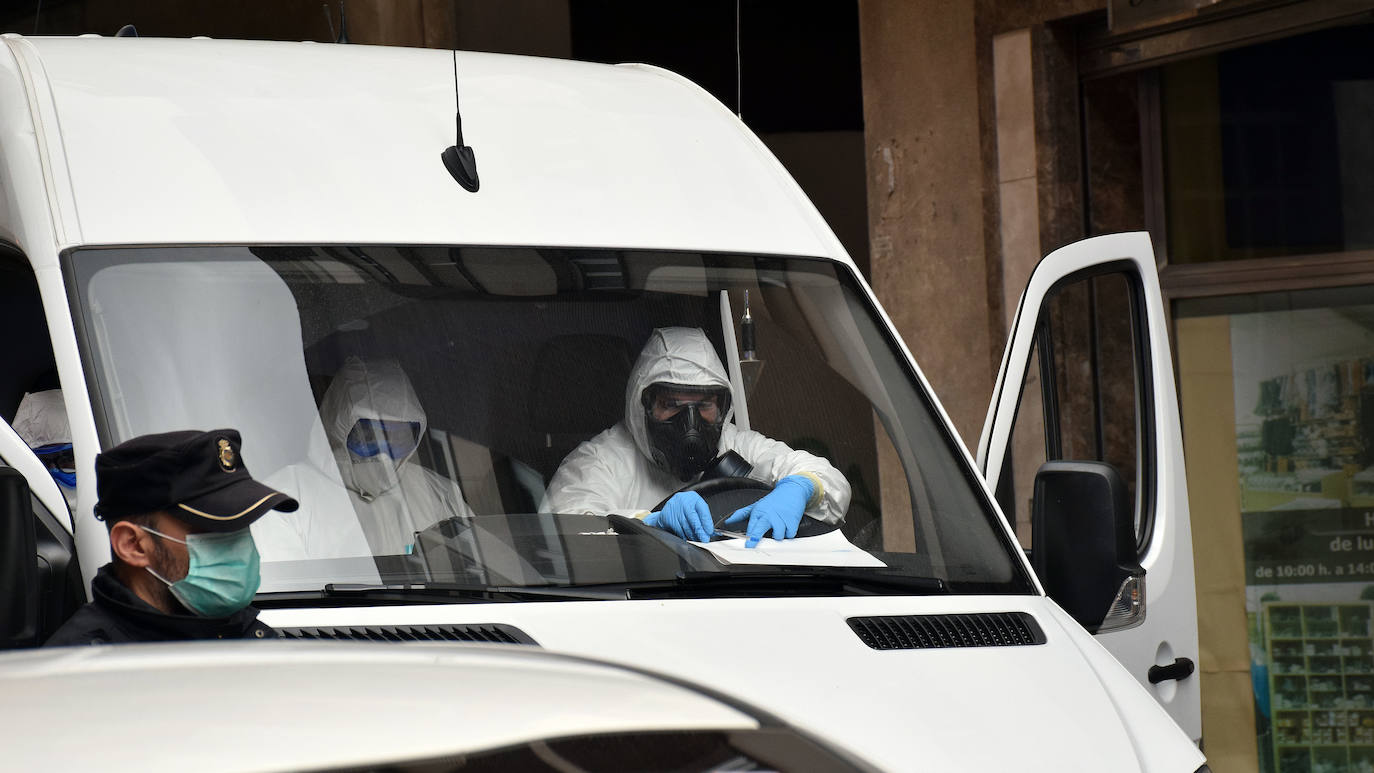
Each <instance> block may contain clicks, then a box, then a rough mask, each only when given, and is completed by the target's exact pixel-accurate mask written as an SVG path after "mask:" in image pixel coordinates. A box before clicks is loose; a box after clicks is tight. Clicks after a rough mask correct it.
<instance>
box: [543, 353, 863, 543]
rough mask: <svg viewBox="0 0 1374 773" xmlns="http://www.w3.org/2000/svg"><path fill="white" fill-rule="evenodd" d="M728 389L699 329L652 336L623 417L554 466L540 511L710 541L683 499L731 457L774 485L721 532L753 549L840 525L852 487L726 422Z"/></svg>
mask: <svg viewBox="0 0 1374 773" xmlns="http://www.w3.org/2000/svg"><path fill="white" fill-rule="evenodd" d="M731 397H732V396H731V391H730V382H729V380H728V379H726V377H725V367H724V366H723V365H722V364H721V362H720V358H719V357H717V356H716V351H715V348H714V347H713V346H712V345H711V341H710V339H709V338H707V337H706V334H705V333H704V332H703V331H702V330H700V329H699V328H683V327H669V328H660V329H658V330H655V331H654V332H653V334H652V335H651V336H650V337H649V342H648V343H647V344H645V346H644V349H643V350H642V351H641V352H640V355H639V359H638V360H637V361H636V362H635V365H634V367H633V368H632V369H631V371H630V378H629V382H628V384H627V385H626V387H625V418H624V419H623V420H622V421H620V422H618V423H616V425H615V426H613V427H611V428H610V429H608V430H605V431H604V432H602V433H600V434H598V435H597V436H596V437H594V438H592V439H591V440H588V441H586V442H584V443H582V444H581V445H579V446H578V447H577V448H574V449H573V450H572V452H571V453H569V454H568V456H567V457H566V458H565V459H564V460H563V462H562V464H560V465H559V467H558V470H557V472H555V473H554V476H553V479H552V480H551V481H550V482H549V487H548V492H547V494H546V496H545V499H544V502H543V505H542V507H541V508H540V509H541V510H542V511H544V512H551V513H591V514H595V515H605V514H608V513H620V514H625V515H634V516H635V517H637V518H642V519H643V520H644V521H645V522H646V523H648V524H650V525H653V526H657V527H659V528H662V529H666V530H668V531H671V532H673V533H674V534H677V535H678V536H679V537H683V538H684V539H691V540H697V541H703V542H704V541H709V540H710V538H711V535H712V532H713V531H714V525H713V524H712V520H711V513H710V509H709V508H708V507H707V506H706V502H705V501H704V500H703V499H702V498H701V496H700V495H698V494H696V493H694V492H680V493H678V494H675V495H674V496H673V497H672V498H671V499H669V500H668V501H667V502H666V503H664V506H663V508H662V510H659V511H656V512H649V508H651V507H654V506H655V505H657V504H658V502H660V501H661V500H663V498H664V497H667V496H668V495H669V494H672V493H673V492H674V491H677V490H678V489H680V488H682V487H683V486H684V485H686V484H688V483H692V482H694V481H696V480H698V479H699V478H700V476H701V473H702V471H703V470H705V469H706V467H707V466H709V465H710V464H711V462H712V461H714V460H715V459H716V457H717V456H719V455H720V454H723V453H725V452H726V451H734V452H736V453H738V454H739V455H740V456H742V457H743V458H744V460H745V461H747V462H749V463H750V464H751V465H753V470H752V471H751V472H750V473H749V475H750V477H753V478H756V479H758V480H761V481H763V482H765V483H769V484H772V485H773V490H772V491H771V492H769V493H768V494H767V495H765V496H764V497H763V499H760V500H759V501H758V502H756V503H755V504H753V505H749V506H748V507H744V508H741V509H739V510H737V511H736V512H735V513H734V514H733V515H731V516H730V517H729V518H728V519H726V520H725V521H724V525H729V526H736V527H738V526H743V525H745V524H747V527H746V528H745V533H746V535H747V537H748V539H747V541H746V546H748V547H753V546H755V545H757V544H758V542H759V540H760V539H761V538H762V537H763V536H765V535H769V534H771V536H772V537H773V538H774V539H786V538H791V537H795V536H796V534H797V526H798V525H799V524H800V523H801V519H802V516H803V515H804V514H805V515H809V516H811V517H813V518H816V519H818V520H821V521H825V522H827V523H838V522H839V521H840V520H841V519H842V518H843V517H844V514H845V510H846V508H848V507H849V496H850V489H849V482H848V481H847V480H845V478H844V476H843V475H841V474H840V472H839V470H836V469H835V468H834V467H833V466H831V464H830V463H829V462H827V461H826V460H825V459H822V458H820V457H818V456H815V455H813V454H809V453H806V452H805V451H795V450H793V449H791V448H789V447H788V446H787V445H786V444H784V443H780V442H778V441H776V440H772V439H770V438H767V437H765V436H763V435H761V434H759V433H758V432H754V431H752V430H745V429H740V428H739V427H737V426H736V425H735V424H734V423H732V422H730V421H728V420H729V419H730V417H731V415H732V411H731V402H732V401H731Z"/></svg>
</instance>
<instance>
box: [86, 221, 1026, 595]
mask: <svg viewBox="0 0 1374 773" xmlns="http://www.w3.org/2000/svg"><path fill="white" fill-rule="evenodd" d="M66 266H67V268H68V270H69V272H70V275H71V277H72V279H73V285H74V289H75V293H74V295H73V297H74V312H75V316H76V319H77V320H78V329H79V339H80V343H81V346H82V350H83V357H84V358H85V360H86V364H87V368H88V372H89V373H91V374H92V376H93V378H91V379H90V383H91V384H92V386H93V387H94V391H93V394H92V401H93V404H94V409H95V415H96V421H97V425H98V428H99V430H100V432H101V436H102V442H103V443H104V445H105V447H107V448H108V447H109V446H110V445H112V444H114V443H118V442H120V441H122V440H125V439H128V438H130V437H133V436H135V435H140V434H144V433H150V432H164V431H170V430H175V429H187V428H198V429H212V428H221V427H232V428H235V429H238V430H239V431H240V432H241V434H242V437H243V445H242V458H243V462H244V464H245V465H246V466H247V467H248V469H249V470H250V472H251V473H252V474H253V476H254V477H255V478H257V479H259V480H262V481H264V482H265V483H267V484H268V485H270V486H273V487H275V488H277V489H279V490H281V491H284V492H286V493H288V494H290V495H292V496H293V497H295V498H296V499H297V500H299V502H300V509H299V510H298V511H296V512H294V513H278V512H272V513H269V514H268V515H266V516H264V517H263V518H261V519H260V520H259V521H258V522H257V523H255V524H254V525H253V532H254V537H255V539H256V541H257V544H258V549H259V552H260V553H261V555H262V562H263V563H262V574H263V586H262V592H263V593H272V592H279V591H292V592H300V591H322V592H345V591H347V590H349V589H352V590H356V591H358V592H368V591H378V592H380V591H384V590H387V589H414V588H424V589H428V590H429V591H430V592H433V593H441V592H444V591H451V592H453V593H472V594H479V595H480V594H481V593H483V592H486V593H487V597H494V595H495V594H496V593H498V592H500V593H508V594H512V595H511V596H510V597H511V598H516V599H519V598H538V597H539V595H538V593H539V592H543V593H546V594H550V595H552V594H551V591H552V590H558V589H563V590H571V589H585V590H587V591H588V592H586V593H585V594H584V595H582V596H576V595H572V596H571V597H586V598H597V597H609V596H610V595H613V594H611V593H610V592H609V591H608V589H610V591H615V592H619V597H620V598H625V596H626V592H628V590H629V589H631V588H641V589H642V588H648V587H654V586H655V584H657V585H659V586H662V587H665V588H667V587H673V586H675V585H678V586H681V585H690V586H691V587H692V588H694V590H693V591H692V595H698V596H710V595H714V594H731V593H735V592H736V591H738V588H737V587H732V584H731V583H730V582H725V581H722V580H728V579H730V578H732V577H740V578H744V579H745V580H747V581H748V582H750V583H752V585H751V586H750V587H752V588H753V589H754V590H753V591H752V592H754V593H759V594H765V595H792V594H807V593H830V592H834V588H833V587H832V586H833V583H832V585H831V586H827V585H824V584H817V583H808V578H809V579H811V580H814V579H815V578H816V577H817V576H818V575H825V576H826V577H829V578H831V579H833V578H834V577H835V576H840V575H841V572H837V571H835V569H836V568H837V567H838V568H840V569H841V570H842V576H843V577H845V578H848V580H853V579H854V578H859V579H860V580H862V579H863V578H865V577H870V578H877V579H878V580H880V582H876V583H875V584H873V587H892V588H906V589H908V590H909V589H912V588H925V589H928V590H931V591H932V592H934V591H937V590H938V591H941V592H955V591H957V592H975V593H1018V592H1030V589H1031V586H1030V584H1029V581H1028V578H1027V577H1026V576H1025V574H1024V572H1023V571H1022V569H1021V565H1020V563H1019V562H1018V560H1017V559H1016V558H1015V556H1014V554H1013V552H1012V551H1013V550H1014V547H1013V546H1012V544H1011V541H1010V540H1009V539H1008V538H1007V537H1006V532H1005V529H1004V528H1003V526H1002V525H1001V524H1000V523H998V522H997V518H998V516H997V515H996V512H995V510H993V509H992V507H991V506H990V504H989V503H988V502H987V500H986V497H985V496H984V494H983V493H982V489H981V487H980V486H979V485H978V483H977V482H976V478H974V473H973V471H972V470H971V469H970V466H969V465H968V463H967V461H966V457H964V455H963V452H962V450H961V449H960V448H959V446H958V445H957V443H956V441H955V440H954V439H953V437H952V436H951V435H950V433H949V431H948V429H947V428H946V425H945V424H944V423H943V422H942V421H941V419H940V418H938V415H937V413H936V411H935V409H934V406H933V405H932V403H931V402H930V400H929V398H928V397H927V396H926V394H925V392H924V389H923V387H922V386H921V385H920V383H919V382H918V380H917V378H916V376H915V373H914V372H913V371H912V370H911V369H910V367H909V366H908V365H907V363H906V360H905V357H904V356H903V355H902V354H901V350H900V348H899V347H898V346H897V344H896V342H895V341H894V340H893V339H892V338H891V336H890V335H889V334H888V333H887V332H886V329H885V327H884V325H883V324H882V323H881V322H880V321H879V318H878V316H877V313H876V309H875V307H874V306H873V304H872V302H871V301H870V298H869V295H868V293H867V292H866V291H864V290H863V289H862V287H861V285H860V284H859V283H858V282H857V281H856V280H855V279H854V276H853V274H852V272H851V270H850V269H849V268H848V267H846V266H844V265H842V264H840V263H837V262H835V261H831V260H823V259H816V258H791V257H778V256H763V255H737V254H718V253H691V252H655V251H645V250H621V249H552V248H542V247H541V248H533V247H531V248H518V247H499V248H498V247H471V246H467V247H432V246H425V247H398V246H249V247H244V246H237V247H156V248H106V249H93V248H86V249H79V250H74V251H71V252H69V253H68V254H67V256H66ZM726 452H732V453H726ZM717 457H719V458H717ZM789 477H790V478H791V481H792V483H793V484H796V483H801V484H802V485H792V486H780V487H779V493H778V495H777V496H774V497H770V502H773V501H776V502H780V503H782V504H783V506H782V507H781V508H780V509H779V510H778V511H779V512H784V513H785V512H789V510H788V507H790V508H792V510H791V511H790V512H794V511H795V509H796V508H800V507H803V506H804V508H805V513H806V517H804V518H802V520H801V522H800V524H799V527H798V535H799V536H798V538H796V539H792V540H785V541H782V542H776V541H771V540H765V541H764V542H763V543H761V544H760V545H759V547H758V548H752V549H750V548H745V547H744V545H743V540H741V539H738V538H731V537H730V536H729V535H730V533H733V532H743V531H745V530H746V528H747V525H748V523H747V518H745V519H741V520H737V521H733V522H732V523H730V524H722V523H720V521H721V519H723V518H724V517H725V516H728V515H729V514H730V513H732V512H734V511H735V509H736V508H738V507H743V506H745V505H747V504H749V503H750V502H753V501H754V500H756V499H758V498H759V497H760V496H763V495H765V494H767V493H768V492H769V491H771V490H772V489H773V487H774V485H775V484H777V483H778V482H779V480H781V479H783V478H789ZM686 487H691V488H692V489H693V490H695V491H697V492H699V493H698V495H699V496H701V497H702V501H703V502H704V503H706V504H707V506H708V507H709V508H710V509H711V511H712V515H713V517H714V518H715V520H716V521H717V525H716V528H717V529H718V530H719V532H718V533H717V534H716V535H715V539H716V541H713V542H710V543H700V542H688V541H686V540H684V539H682V538H680V537H678V536H677V535H676V534H674V533H673V532H672V531H671V528H670V527H671V521H672V518H668V517H664V516H658V517H654V516H650V518H649V519H648V520H644V516H645V513H648V512H654V511H658V510H659V509H660V505H661V503H662V502H663V501H664V500H666V499H668V498H669V497H670V496H672V495H673V494H674V493H675V492H676V491H678V490H679V489H682V488H686ZM783 489H788V491H787V492H785V495H784V492H783ZM684 499H690V498H688V497H679V501H681V500H684ZM760 507H764V506H763V505H760ZM770 507H771V505H770ZM672 509H673V508H669V510H672ZM765 509H766V508H765ZM665 527H668V528H665ZM817 568H828V569H829V571H827V572H819V571H810V570H814V569H817ZM765 580H766V581H765ZM904 581H909V582H906V584H905V585H904V584H903V583H904ZM593 590H600V591H603V592H606V593H603V595H601V596H598V595H596V594H595V593H592V592H591V591H593ZM516 591H520V592H519V593H516ZM397 592H399V591H397ZM869 592H872V591H869ZM570 595H571V594H570Z"/></svg>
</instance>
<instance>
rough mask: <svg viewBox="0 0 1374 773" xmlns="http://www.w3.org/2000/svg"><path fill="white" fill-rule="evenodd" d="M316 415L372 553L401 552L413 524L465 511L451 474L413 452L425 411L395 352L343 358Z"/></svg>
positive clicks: (418, 527)
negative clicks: (385, 355) (442, 472)
mask: <svg viewBox="0 0 1374 773" xmlns="http://www.w3.org/2000/svg"><path fill="white" fill-rule="evenodd" d="M320 418H321V420H322V421H323V422H324V429H325V434H326V435H327V436H328V437H329V444H330V446H332V447H333V449H334V457H335V460H336V461H337V462H338V464H339V473H340V475H342V476H343V480H344V485H345V486H347V487H348V492H349V496H350V498H351V499H352V500H353V508H354V510H355V511H356V512H357V514H358V521H359V522H360V523H361V524H362V527H363V533H364V534H365V535H366V536H367V542H368V544H369V545H370V546H371V548H372V552H373V554H374V555H408V554H410V553H411V552H413V551H414V548H415V532H417V531H423V530H424V529H426V528H428V527H430V526H433V525H434V524H436V523H438V522H439V521H443V520H446V519H448V518H451V517H454V516H462V517H468V516H471V515H472V510H471V509H470V508H469V507H468V505H467V503H466V502H465V501H463V495H462V491H461V490H460V489H459V487H458V484H457V483H456V482H454V481H451V480H449V479H448V478H445V477H444V476H442V475H440V474H438V473H436V472H434V471H432V470H427V469H425V468H424V467H421V466H420V465H419V464H416V463H415V462H414V461H413V460H412V457H413V456H414V455H415V451H416V449H417V448H418V447H419V445H420V440H421V439H422V438H423V437H424V434H425V429H426V423H425V412H424V409H422V408H421V407H420V400H419V398H417V397H416V395H415V389H414V388H413V387H412V386H411V384H410V379H409V378H408V377H407V376H406V374H405V371H403V370H402V369H401V366H400V365H399V364H398V363H396V362H395V361H394V360H362V359H359V358H357V357H350V358H348V359H347V360H346V361H345V362H344V365H343V367H342V368H340V369H339V372H338V373H337V374H336V375H335V376H334V380H333V381H332V382H331V383H330V385H329V389H327V390H326V391H325V393H324V399H323V400H321V401H320Z"/></svg>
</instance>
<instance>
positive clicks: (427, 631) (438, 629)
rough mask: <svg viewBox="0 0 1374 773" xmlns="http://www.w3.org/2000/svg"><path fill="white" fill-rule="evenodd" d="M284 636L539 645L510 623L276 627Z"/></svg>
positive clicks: (294, 637) (289, 637)
mask: <svg viewBox="0 0 1374 773" xmlns="http://www.w3.org/2000/svg"><path fill="white" fill-rule="evenodd" d="M277 633H279V634H281V636H282V638H284V639H351V640H355V641H396V642H401V641H464V642H490V643H495V644H532V645H534V646H536V647H537V646H539V644H538V643H537V642H536V641H535V640H534V639H531V638H530V637H529V635H528V634H526V633H525V632H524V631H522V630H520V629H519V628H516V627H514V626H510V625H503V624H500V623H492V624H488V625H379V626H371V625H370V626H363V627H357V628H353V627H349V628H333V627H329V628H278V629H277Z"/></svg>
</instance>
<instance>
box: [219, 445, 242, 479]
mask: <svg viewBox="0 0 1374 773" xmlns="http://www.w3.org/2000/svg"><path fill="white" fill-rule="evenodd" d="M218 444H219V468H220V469H221V470H224V471H225V472H233V471H234V464H235V462H237V461H238V460H237V459H235V458H234V447H233V446H231V445H229V441H228V440H225V439H224V438H220V439H219V441H218Z"/></svg>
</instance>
